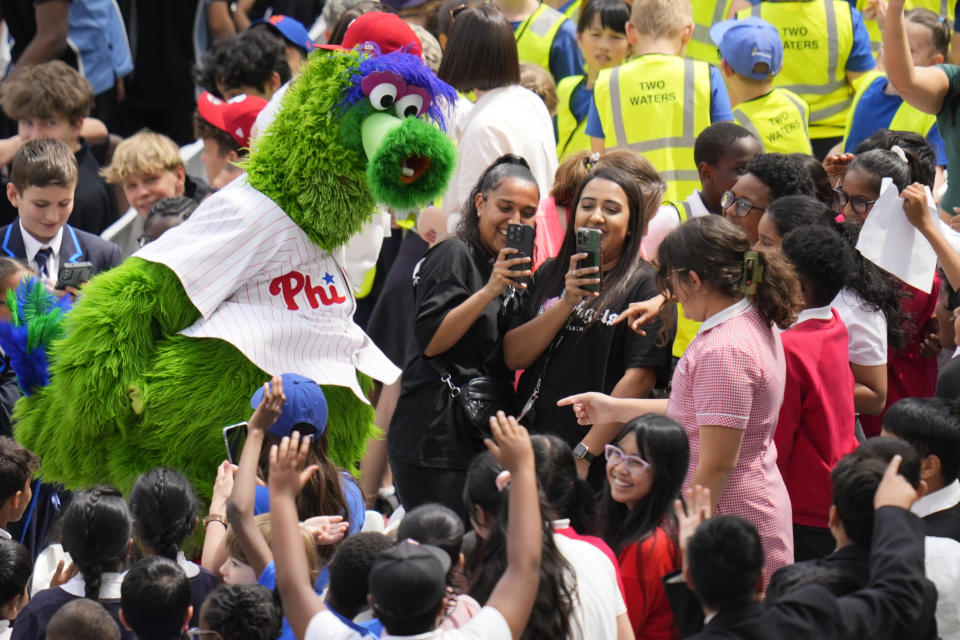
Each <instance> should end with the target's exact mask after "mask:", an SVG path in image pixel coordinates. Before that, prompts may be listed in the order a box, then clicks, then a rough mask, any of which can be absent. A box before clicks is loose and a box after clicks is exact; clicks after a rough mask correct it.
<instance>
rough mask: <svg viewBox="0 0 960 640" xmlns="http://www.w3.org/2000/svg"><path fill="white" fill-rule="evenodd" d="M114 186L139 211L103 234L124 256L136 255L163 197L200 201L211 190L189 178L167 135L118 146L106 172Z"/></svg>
mask: <svg viewBox="0 0 960 640" xmlns="http://www.w3.org/2000/svg"><path fill="white" fill-rule="evenodd" d="M103 176H104V177H105V178H106V179H107V182H109V183H111V184H119V185H120V186H121V187H122V189H123V193H124V195H125V196H126V198H127V201H128V202H129V203H130V206H131V207H133V209H134V210H135V211H136V213H135V214H134V213H133V212H128V213H127V214H126V215H125V216H123V217H122V218H120V220H118V221H117V222H116V223H115V224H113V225H112V226H111V227H110V228H109V229H107V230H106V231H105V232H104V233H103V237H104V238H107V239H109V240H112V241H113V242H116V243H117V244H118V245H120V250H121V251H122V253H123V255H124V257H126V256H129V255H131V254H133V252H135V251H136V250H137V249H139V248H140V247H139V245H138V242H137V239H138V238H139V237H140V236H141V235H143V227H144V224H145V222H146V219H147V214H148V213H149V212H150V207H151V206H152V205H153V204H154V203H155V202H157V201H158V200H160V199H162V198H172V197H174V196H186V197H188V198H190V199H191V200H195V201H197V202H200V201H201V200H203V199H204V198H205V197H207V196H208V195H210V187H209V186H208V185H207V184H206V183H203V182H201V181H199V180H195V179H193V178H191V177H190V176H188V175H187V170H186V167H185V166H184V164H183V159H182V158H181V157H180V149H179V148H178V147H177V145H176V143H175V142H174V141H173V140H171V139H170V138H168V137H167V136H165V135H161V134H159V133H153V132H151V131H141V132H140V133H138V134H136V135H133V136H130V137H129V138H127V139H126V140H124V141H123V142H121V143H120V144H118V145H117V148H116V150H115V151H114V152H113V160H112V161H111V162H110V165H109V166H107V167H105V168H104V170H103Z"/></svg>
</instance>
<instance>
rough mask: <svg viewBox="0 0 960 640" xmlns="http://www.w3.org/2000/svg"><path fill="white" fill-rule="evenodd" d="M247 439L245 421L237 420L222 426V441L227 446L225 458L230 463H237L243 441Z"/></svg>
mask: <svg viewBox="0 0 960 640" xmlns="http://www.w3.org/2000/svg"><path fill="white" fill-rule="evenodd" d="M246 440H247V423H246V422H238V423H237V424H232V425H230V426H229V427H224V428H223V443H224V444H225V445H226V446H227V460H229V461H230V464H237V462H238V461H239V460H240V452H241V451H243V443H244V442H246Z"/></svg>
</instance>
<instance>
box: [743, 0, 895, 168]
mask: <svg viewBox="0 0 960 640" xmlns="http://www.w3.org/2000/svg"><path fill="white" fill-rule="evenodd" d="M750 16H752V17H755V18H762V19H764V20H766V21H767V22H769V23H770V24H772V25H773V26H774V27H776V28H777V29H778V30H779V31H780V34H781V36H782V38H783V41H784V47H783V49H784V55H783V70H782V71H780V73H778V74H777V75H776V77H775V78H774V80H773V83H774V85H775V86H777V87H786V88H787V89H791V90H792V91H794V92H795V93H796V94H797V95H799V96H800V97H801V98H802V99H803V100H805V101H806V102H807V104H808V105H810V138H811V143H812V145H813V155H815V156H816V157H817V158H823V157H825V156H826V155H827V153H828V152H829V151H830V149H831V148H832V147H833V146H834V145H835V144H837V143H838V142H840V140H841V136H842V134H843V125H844V123H845V122H846V119H847V110H848V108H849V105H850V94H851V93H852V91H853V88H854V81H855V80H856V79H857V78H858V77H860V76H861V75H863V74H864V73H866V72H867V71H870V70H872V69H874V68H875V67H876V66H877V63H876V60H874V57H873V51H872V50H871V48H870V36H869V35H868V34H867V30H866V28H865V27H864V26H863V16H862V15H861V14H860V12H859V11H857V10H856V9H854V8H853V7H852V6H851V5H850V4H849V3H847V2H844V1H843V0H805V1H797V0H793V1H789V2H771V1H765V2H760V3H757V4H756V5H754V6H753V7H752V8H750V9H743V10H741V11H738V12H737V16H736V17H737V19H739V20H743V19H746V18H747V17H750Z"/></svg>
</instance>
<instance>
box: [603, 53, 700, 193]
mask: <svg viewBox="0 0 960 640" xmlns="http://www.w3.org/2000/svg"><path fill="white" fill-rule="evenodd" d="M593 99H594V102H595V103H596V105H597V112H598V115H599V116H600V123H601V125H602V127H603V134H604V138H605V140H604V146H605V147H606V148H607V149H614V148H618V149H631V150H633V151H636V152H638V153H642V154H643V155H644V156H645V157H646V158H647V160H649V161H650V162H651V163H652V164H653V166H654V167H655V168H656V169H657V171H659V172H660V177H661V178H663V180H664V182H666V183H667V190H666V193H664V199H665V200H680V199H682V198H685V197H686V196H688V195H689V194H690V193H691V192H693V190H694V189H697V188H699V186H700V175H699V174H698V173H697V164H696V163H695V162H694V161H693V145H694V143H695V142H696V139H697V136H698V135H700V132H701V131H703V130H704V129H706V128H707V127H708V126H709V125H710V65H708V64H706V63H704V62H699V61H695V60H690V59H686V58H681V57H679V56H671V55H665V54H659V53H652V54H647V55H643V56H640V57H638V58H635V59H634V60H631V61H630V62H627V63H626V64H623V65H621V66H619V67H614V68H612V69H604V70H603V71H601V72H600V75H599V76H598V77H597V81H596V83H595V84H594V87H593Z"/></svg>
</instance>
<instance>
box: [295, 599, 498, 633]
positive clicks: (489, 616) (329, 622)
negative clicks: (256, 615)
mask: <svg viewBox="0 0 960 640" xmlns="http://www.w3.org/2000/svg"><path fill="white" fill-rule="evenodd" d="M380 637H381V638H416V639H417V640H512V638H513V636H512V635H511V634H510V627H509V625H507V621H506V620H505V619H504V617H503V615H501V614H500V612H499V611H497V610H496V609H494V608H493V607H484V608H483V609H481V610H480V613H478V614H477V615H475V616H473V617H472V618H471V619H470V621H469V622H467V623H466V624H465V625H463V626H462V627H460V628H459V629H435V630H433V631H430V632H429V633H421V634H419V635H416V636H392V635H390V634H388V633H387V632H386V631H384V633H383V635H381V636H380ZM363 638H364V636H363V635H361V634H360V633H359V632H357V631H354V630H353V629H351V628H350V627H348V626H347V625H345V624H343V622H342V621H341V620H340V618H338V617H337V616H335V615H334V614H333V613H331V612H330V611H329V610H328V609H324V610H323V611H321V612H320V613H318V614H317V615H315V616H313V618H311V619H310V624H308V625H307V632H306V633H305V634H304V635H303V640H363Z"/></svg>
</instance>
